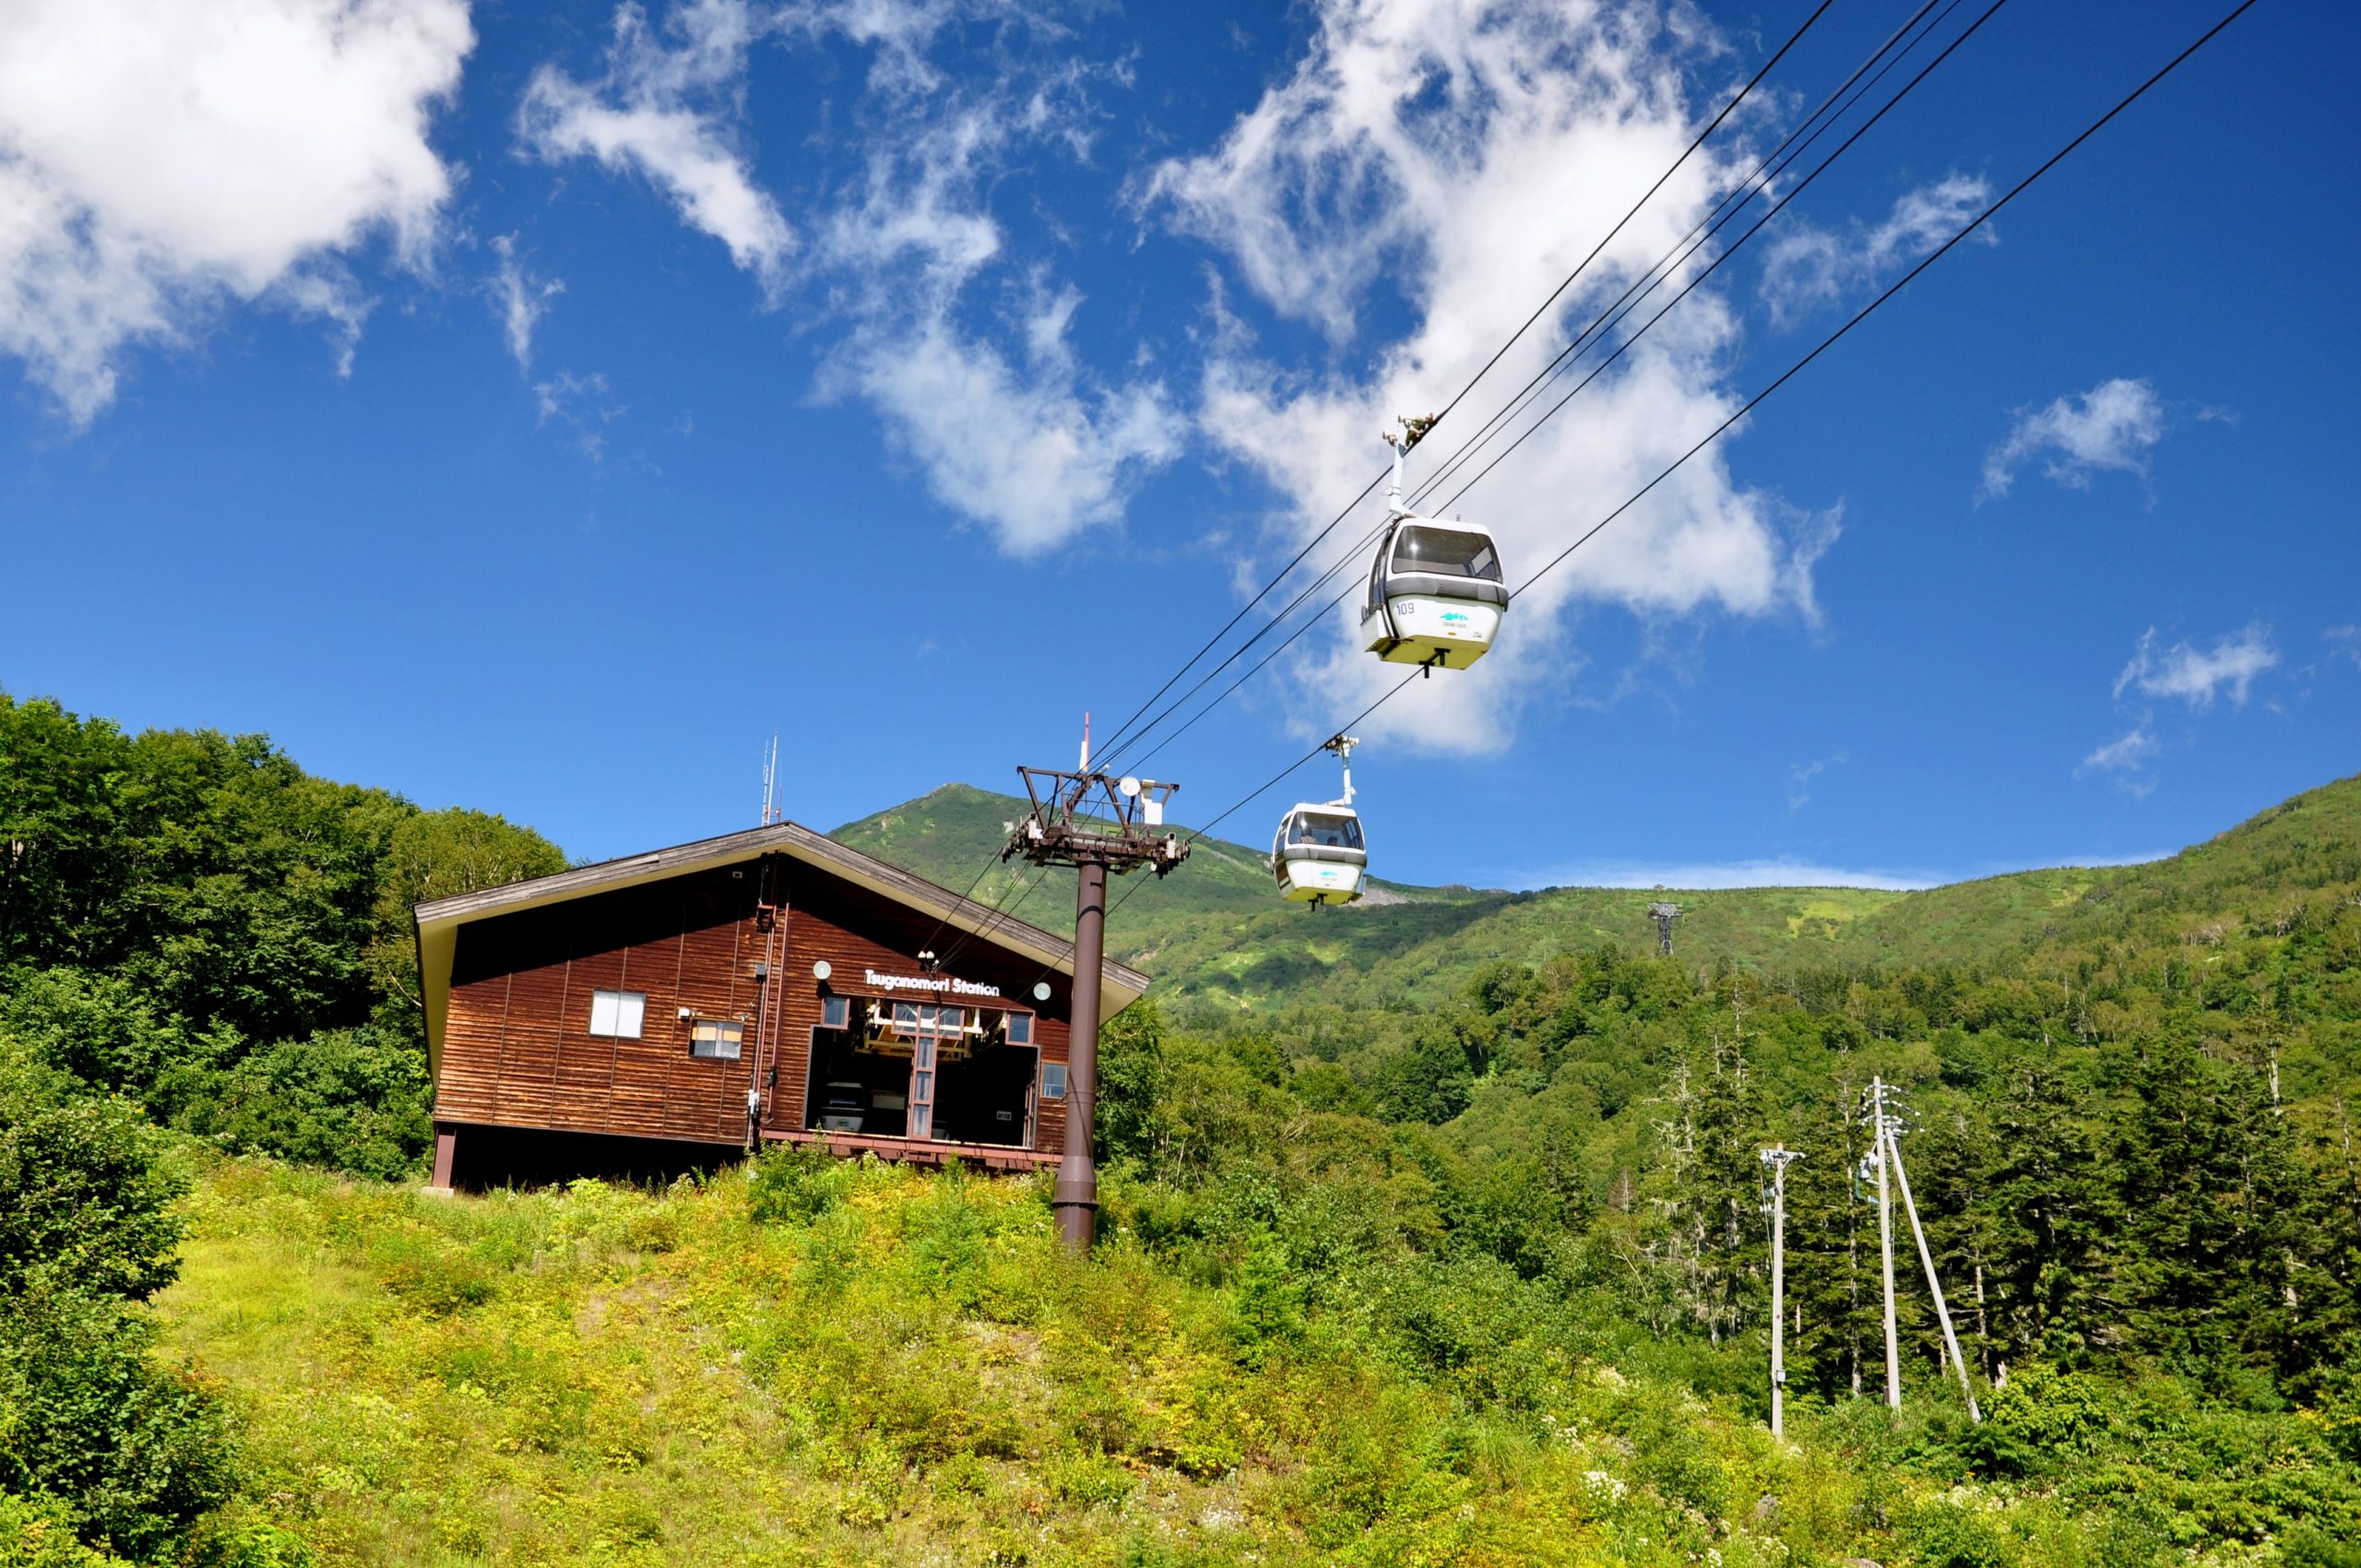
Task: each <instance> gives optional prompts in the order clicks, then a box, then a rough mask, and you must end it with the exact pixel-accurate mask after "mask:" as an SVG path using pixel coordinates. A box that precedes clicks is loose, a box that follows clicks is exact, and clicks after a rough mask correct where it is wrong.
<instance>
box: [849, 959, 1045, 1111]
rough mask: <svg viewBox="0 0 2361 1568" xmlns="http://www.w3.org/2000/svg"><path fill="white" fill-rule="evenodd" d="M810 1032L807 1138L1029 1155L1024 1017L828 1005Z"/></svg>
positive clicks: (1031, 1067)
mask: <svg viewBox="0 0 2361 1568" xmlns="http://www.w3.org/2000/svg"><path fill="white" fill-rule="evenodd" d="M822 1014H823V1020H824V1021H823V1022H822V1023H821V1025H820V1026H819V1027H818V1028H814V1029H813V1031H812V1068H811V1074H810V1076H809V1077H808V1079H807V1080H806V1082H807V1083H808V1084H809V1086H810V1087H809V1088H808V1089H807V1090H806V1092H805V1097H804V1107H803V1125H804V1127H805V1128H806V1129H807V1130H808V1131H811V1132H815V1133H836V1134H848V1135H854V1136H861V1137H872V1138H908V1139H913V1140H916V1141H919V1142H928V1143H944V1144H979V1145H988V1146H994V1147H1000V1148H1027V1149H1029V1148H1031V1147H1033V1143H1034V1113H1035V1111H1036V1108H1037V1100H1038V1079H1039V1075H1040V1055H1041V1053H1040V1051H1039V1049H1038V1046H1036V1044H1035V1043H1034V1039H1033V1015H1032V1014H1030V1013H1026V1012H1023V1011H1018V1010H1005V1011H1004V1010H1001V1009H997V1008H979V1007H967V1006H948V1005H945V1004H941V1003H936V1002H903V1001H899V1000H892V999H886V998H870V997H859V996H830V997H828V998H826V999H825V1004H824V1005H823V1009H822Z"/></svg>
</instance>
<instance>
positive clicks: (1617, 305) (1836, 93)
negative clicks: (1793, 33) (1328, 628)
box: [1410, 0, 1988, 505]
mask: <svg viewBox="0 0 2361 1568" xmlns="http://www.w3.org/2000/svg"><path fill="white" fill-rule="evenodd" d="M1938 3H1939V0H1925V4H1923V5H1921V6H1919V7H1918V9H1917V10H1916V12H1915V13H1913V14H1912V16H1911V17H1910V18H1909V19H1908V20H1906V21H1904V23H1903V24H1902V26H1900V27H1899V28H1896V29H1895V30H1893V32H1892V34H1890V35H1889V36H1888V37H1887V38H1886V40H1885V42H1882V43H1880V44H1879V45H1878V47H1877V48H1876V49H1875V50H1873V51H1871V52H1870V53H1869V57H1868V58H1867V59H1865V60H1863V61H1862V62H1861V63H1860V64H1859V65H1856V66H1855V67H1854V68H1853V74H1852V75H1851V76H1849V77H1845V80H1844V81H1842V82H1840V83H1838V84H1837V86H1836V88H1835V89H1834V90H1833V91H1832V92H1830V93H1829V95H1828V96H1827V97H1826V98H1824V99H1822V100H1821V102H1820V106H1819V107H1818V108H1816V109H1814V110H1813V111H1812V112H1811V113H1809V114H1808V115H1806V116H1805V117H1804V118H1803V119H1802V120H1801V121H1800V122H1798V123H1797V125H1796V127H1795V128H1794V129H1793V130H1791V131H1789V132H1788V133H1787V135H1786V139H1785V140H1783V141H1781V142H1780V144H1779V145H1778V146H1777V147H1775V148H1772V149H1771V151H1769V152H1768V153H1766V154H1764V155H1763V157H1762V159H1761V160H1758V161H1757V162H1756V163H1755V165H1754V167H1753V168H1752V169H1751V170H1750V171H1749V172H1747V174H1746V176H1745V177H1744V178H1743V179H1741V180H1739V181H1738V183H1737V184H1734V185H1732V186H1731V187H1730V188H1729V189H1728V190H1727V191H1726V192H1724V193H1723V194H1722V196H1721V197H1720V199H1719V200H1717V201H1715V202H1714V205H1713V207H1712V208H1709V209H1708V210H1707V211H1706V214H1705V216H1704V217H1703V218H1701V219H1699V220H1697V221H1696V223H1695V224H1693V225H1691V228H1690V231H1689V232H1688V233H1687V234H1685V235H1683V236H1682V237H1681V238H1680V239H1679V241H1677V242H1676V243H1675V244H1673V246H1672V248H1671V249H1670V250H1668V251H1667V252H1666V253H1665V254H1664V255H1662V256H1660V257H1658V258H1657V260H1656V261H1655V265H1653V266H1651V267H1649V268H1648V269H1647V270H1646V271H1645V272H1643V273H1642V274H1641V275H1640V276H1639V277H1637V278H1635V279H1632V280H1631V283H1630V284H1629V285H1627V286H1626V287H1625V289H1624V291H1623V292H1622V293H1621V294H1620V295H1619V296H1618V297H1617V298H1616V300H1615V301H1614V303H1611V304H1609V305H1608V307H1607V308H1606V309H1605V310H1602V311H1601V312H1599V314H1598V315H1596V316H1594V317H1592V318H1591V321H1590V324H1589V325H1588V326H1586V327H1584V328H1583V329H1582V331H1580V332H1578V333H1576V334H1575V335H1574V337H1573V339H1572V340H1571V341H1569V342H1568V343H1567V344H1566V346H1565V347H1564V348H1562V349H1560V350H1558V354H1557V357H1556V358H1554V359H1552V360H1551V361H1550V362H1548V364H1546V365H1544V366H1543V367H1542V368H1541V369H1540V370H1539V371H1537V372H1536V373H1535V374H1534V376H1533V378H1532V379H1531V380H1530V381H1527V382H1526V383H1525V386H1522V387H1520V388H1519V389H1518V390H1517V393H1516V395H1515V396H1514V397H1513V398H1510V399H1509V400H1508V402H1506V403H1504V404H1502V405H1501V408H1500V409H1499V410H1496V411H1495V412H1494V413H1493V415H1492V417H1491V418H1489V419H1488V420H1486V421H1485V422H1484V424H1483V426H1482V427H1481V428H1480V429H1479V430H1477V433H1476V434H1474V435H1473V436H1471V437H1469V438H1468V439H1467V440H1466V441H1465V442H1463V443H1462V444H1461V445H1460V447H1459V450H1458V451H1456V452H1455V453H1453V455H1452V456H1451V457H1449V458H1446V459H1445V460H1444V462H1443V463H1442V466H1441V467H1440V468H1439V469H1436V471H1435V472H1434V473H1432V474H1430V475H1429V476H1428V478H1427V479H1426V481H1424V482H1423V483H1421V484H1420V485H1419V486H1418V490H1417V491H1416V492H1414V493H1412V495H1411V498H1410V499H1411V504H1412V505H1417V504H1418V502H1419V501H1421V500H1422V499H1424V497H1425V496H1427V495H1428V494H1430V493H1432V492H1433V491H1434V490H1436V489H1438V488H1439V487H1441V486H1442V484H1443V483H1444V482H1445V481H1448V480H1449V479H1450V477H1451V475H1452V474H1453V472H1455V471H1457V469H1459V468H1460V467H1461V466H1462V465H1463V464H1465V463H1466V462H1467V461H1468V460H1469V459H1470V458H1471V457H1473V456H1474V455H1475V453H1476V452H1477V451H1478V450H1480V449H1481V448H1482V447H1483V446H1484V445H1487V444H1488V443H1489V441H1490V440H1491V438H1492V437H1493V436H1494V435H1496V434H1499V433H1500V431H1501V429H1502V428H1504V427H1505V426H1506V425H1507V423H1508V422H1510V421H1511V420H1513V419H1514V418H1515V417H1516V415H1517V414H1518V413H1519V412H1521V411H1522V410H1524V409H1525V408H1529V407H1530V406H1531V404H1532V399H1533V397H1534V396H1535V394H1536V389H1537V388H1539V387H1540V386H1543V385H1544V384H1545V383H1547V382H1548V381H1553V380H1555V379H1556V378H1557V377H1558V376H1559V375H1560V374H1562V371H1563V367H1564V365H1565V364H1566V362H1568V361H1569V360H1570V359H1571V358H1572V357H1574V356H1575V355H1576V354H1577V353H1578V352H1579V350H1582V349H1583V348H1584V346H1585V345H1586V344H1588V343H1591V342H1593V341H1595V340H1596V334H1598V333H1599V332H1600V331H1601V329H1602V327H1613V326H1614V325H1615V324H1616V322H1617V321H1619V320H1620V319H1621V318H1622V316H1623V315H1629V314H1630V312H1629V311H1628V310H1625V309H1624V308H1623V307H1624V306H1625V305H1626V304H1627V303H1631V304H1632V305H1633V306H1634V308H1636V301H1635V300H1634V296H1635V295H1637V296H1641V297H1644V296H1645V295H1646V294H1649V293H1653V292H1655V290H1656V289H1657V287H1659V286H1660V285H1661V283H1662V282H1663V281H1664V279H1666V278H1669V277H1671V276H1672V275H1673V271H1674V270H1676V269H1678V267H1679V266H1680V264H1681V263H1683V262H1686V261H1687V260H1688V259H1689V258H1690V257H1691V256H1692V255H1696V254H1697V252H1698V251H1699V250H1701V249H1703V247H1704V245H1706V244H1708V243H1710V242H1711V241H1712V239H1713V237H1714V235H1715V234H1717V233H1719V232H1721V231H1722V230H1723V229H1724V228H1725V227H1726V226H1727V225H1728V224H1729V223H1730V221H1731V220H1733V219H1735V218H1736V217H1737V216H1738V214H1739V213H1740V212H1742V211H1744V210H1745V209H1746V208H1747V207H1748V205H1749V204H1750V203H1751V202H1752V201H1753V200H1754V198H1755V197H1756V196H1760V195H1761V194H1762V192H1763V191H1764V190H1767V189H1768V188H1769V187H1770V185H1771V183H1772V182H1773V181H1774V180H1775V179H1777V178H1778V177H1779V175H1781V174H1782V173H1784V172H1786V169H1787V167H1788V166H1789V165H1790V164H1792V163H1794V162H1795V161H1796V160H1797V159H1799V158H1801V157H1802V156H1803V155H1804V153H1805V152H1807V151H1809V149H1810V148H1811V145H1812V143H1814V142H1816V141H1818V140H1819V139H1820V138H1821V137H1822V136H1824V135H1825V134H1827V132H1828V129H1829V127H1830V126H1832V125H1835V124H1836V122H1837V121H1838V120H1839V119H1841V118H1843V117H1844V115H1845V113H1847V112H1848V111H1850V110H1851V109H1852V107H1853V105H1854V104H1856V103H1857V102H1859V101H1861V99H1863V98H1865V97H1867V96H1868V95H1869V89H1872V88H1874V87H1876V86H1877V84H1878V83H1879V82H1880V81H1882V80H1884V79H1885V76H1886V73H1887V72H1889V71H1891V70H1892V69H1893V67H1894V66H1896V65H1900V64H1901V63H1902V61H1903V60H1904V58H1905V57H1906V56H1907V55H1908V54H1909V53H1910V52H1911V51H1912V50H1914V49H1916V47H1917V46H1918V45H1919V44H1920V43H1922V42H1925V41H1926V40H1927V38H1928V36H1929V35H1931V34H1932V33H1933V32H1934V31H1935V30H1936V29H1937V28H1940V26H1942V24H1943V22H1944V20H1945V19H1946V18H1949V17H1950V15H1951V13H1952V11H1954V10H1956V9H1958V7H1959V6H1960V5H1961V4H1962V0H1949V4H1946V5H1944V6H1943V10H1942V14H1941V15H1940V16H1938V17H1936V18H1935V19H1934V20H1933V21H1932V22H1931V23H1929V24H1928V27H1927V29H1926V30H1925V31H1923V32H1919V33H1918V34H1917V36H1916V37H1915V38H1911V39H1910V40H1909V42H1906V43H1904V44H1903V46H1902V48H1901V50H1900V51H1899V52H1898V53H1894V55H1893V58H1892V59H1891V60H1887V61H1886V63H1885V64H1884V65H1881V66H1878V68H1877V74H1876V75H1874V76H1871V77H1869V80H1867V81H1865V82H1864V81H1862V80H1861V77H1862V76H1863V75H1864V74H1865V73H1867V72H1868V71H1869V69H1870V67H1871V66H1876V65H1878V62H1879V61H1880V60H1881V59H1884V57H1885V55H1886V53H1888V52H1889V51H1891V50H1892V49H1893V46H1894V44H1895V43H1896V42H1898V41H1900V40H1902V39H1903V38H1904V35H1905V34H1908V33H1911V32H1913V31H1914V30H1916V29H1917V26H1918V24H1919V22H1921V21H1922V20H1924V19H1925V18H1926V16H1927V13H1928V12H1929V11H1931V10H1933V9H1934V8H1935V6H1936V5H1937V4H1938ZM1987 15H1988V13H1987ZM1978 25H1979V26H1980V25H1981V23H1979V24H1978ZM1968 31H1969V32H1974V31H1975V28H1970V29H1969V30H1968ZM1962 36H1963V37H1964V36H1965V35H1964V34H1963V35H1962ZM1954 47H1956V45H1954ZM1857 82H1858V83H1859V84H1860V86H1859V89H1858V90H1857V91H1853V92H1852V96H1851V97H1850V98H1848V99H1845V94H1846V93H1847V92H1848V91H1852V89H1853V88H1854V84H1855V83H1857ZM1911 85H1912V86H1916V83H1915V82H1914V83H1913V84H1911ZM1908 90H1909V89H1908V88H1905V89H1903V92H1902V93H1896V94H1895V95H1894V97H1893V99H1892V100H1890V101H1888V102H1887V104H1886V107H1887V108H1889V109H1890V108H1892V106H1893V104H1894V103H1896V102H1899V101H1901V99H1902V97H1903V96H1904V93H1907V92H1908ZM1839 99H1845V102H1844V104H1843V105H1842V107H1839V108H1838V109H1837V110H1836V112H1835V113H1833V114H1832V113H1829V108H1830V105H1832V104H1834V103H1836V101H1838V100H1839ZM1880 113H1883V111H1880ZM1875 123H1876V122H1875V120H1874V119H1873V120H1872V121H1871V122H1870V124H1872V125H1874V124H1875ZM1815 127H1817V128H1815ZM1867 128H1868V127H1867V126H1864V127H1863V129H1867ZM1807 130H1809V131H1810V135H1809V136H1806V135H1805V134H1804V133H1805V132H1806V131H1807ZM1799 137H1800V138H1801V144H1800V145H1797V138H1799ZM1855 139H1858V137H1857V134H1856V137H1855ZM1848 145H1849V144H1848ZM1790 148H1793V151H1792V152H1790V151H1789V149H1790ZM1838 150H1839V151H1840V152H1841V151H1842V150H1843V149H1842V148H1839V149H1838ZM1829 161H1833V157H1832V158H1831V160H1829ZM1774 163H1776V164H1777V167H1775V168H1774V167H1773V165H1774ZM1821 167H1822V168H1825V167H1827V164H1826V163H1823V164H1822V165H1821ZM1814 172H1815V174H1816V173H1817V172H1818V171H1814ZM1806 183H1807V184H1808V183H1809V181H1807V182H1806ZM1799 188H1800V187H1799ZM1791 194H1792V193H1791ZM1676 253H1678V254H1677V255H1676ZM1659 274H1662V276H1659ZM1619 313H1620V314H1619Z"/></svg>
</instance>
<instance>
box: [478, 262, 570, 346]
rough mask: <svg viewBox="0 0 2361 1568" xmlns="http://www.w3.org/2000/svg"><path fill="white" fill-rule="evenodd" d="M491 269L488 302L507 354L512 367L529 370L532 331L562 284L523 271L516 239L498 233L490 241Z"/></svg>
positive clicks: (562, 289) (561, 291)
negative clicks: (496, 314) (512, 358)
mask: <svg viewBox="0 0 2361 1568" xmlns="http://www.w3.org/2000/svg"><path fill="white" fill-rule="evenodd" d="M492 255H493V257H494V258H495V266H494V267H493V269H492V304H493V305H494V307H496V308H497V309H498V311H499V313H500V325H501V327H502V330H503V331H504V332H505V333H506V334H507V337H508V351H509V353H510V354H511V355H513V356H515V358H516V368H517V369H519V370H530V369H532V367H533V328H534V327H537V326H539V325H540V319H541V317H542V316H543V315H546V314H547V313H548V311H549V308H550V302H551V301H552V300H553V299H555V298H557V296H558V295H560V294H563V293H564V292H565V283H564V280H563V279H556V278H537V277H535V276H534V275H533V274H532V273H531V272H530V271H528V269H527V268H526V266H525V263H524V260H523V258H521V257H520V256H518V255H517V254H516V235H514V234H502V235H499V236H498V237H496V238H495V239H493V241H492Z"/></svg>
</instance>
